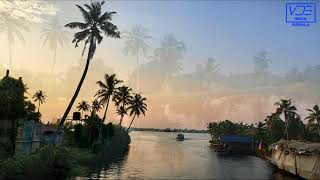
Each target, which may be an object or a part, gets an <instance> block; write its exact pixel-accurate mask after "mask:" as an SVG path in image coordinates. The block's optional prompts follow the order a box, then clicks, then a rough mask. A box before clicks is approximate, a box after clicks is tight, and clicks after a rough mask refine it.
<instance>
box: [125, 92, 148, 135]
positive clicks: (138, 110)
mask: <svg viewBox="0 0 320 180" xmlns="http://www.w3.org/2000/svg"><path fill="white" fill-rule="evenodd" d="M146 100H147V98H145V97H142V96H141V95H140V94H135V95H134V96H133V97H132V98H131V100H130V104H129V107H128V110H129V111H130V113H129V114H130V116H132V115H133V118H132V120H131V123H130V125H129V127H128V129H127V132H128V131H129V129H130V127H131V125H132V123H133V120H134V119H135V117H139V116H140V115H141V114H143V115H145V112H146V111H147V104H146V103H145V101H146Z"/></svg>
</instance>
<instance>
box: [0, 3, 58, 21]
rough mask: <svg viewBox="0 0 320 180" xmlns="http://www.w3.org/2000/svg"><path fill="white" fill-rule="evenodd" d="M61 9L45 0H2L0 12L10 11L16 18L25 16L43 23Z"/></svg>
mask: <svg viewBox="0 0 320 180" xmlns="http://www.w3.org/2000/svg"><path fill="white" fill-rule="evenodd" d="M58 10H59V9H58V8H57V7H55V6H54V5H52V4H50V3H48V2H45V1H36V0H29V1H18V0H3V1H0V13H8V14H10V15H11V16H12V17H14V18H17V19H19V18H23V19H25V20H27V21H30V22H35V23H43V22H44V21H46V18H47V16H48V15H49V16H55V15H56V13H57V11H58Z"/></svg>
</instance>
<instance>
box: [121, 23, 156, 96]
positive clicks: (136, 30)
mask: <svg viewBox="0 0 320 180" xmlns="http://www.w3.org/2000/svg"><path fill="white" fill-rule="evenodd" d="M123 34H124V37H125V39H126V40H125V47H124V50H123V52H124V54H125V55H132V56H136V58H137V91H138V92H139V91H140V59H139V58H140V55H143V56H145V55H146V52H147V49H148V48H149V45H148V44H147V42H146V41H147V40H148V39H151V38H152V37H151V36H150V35H149V30H148V29H147V28H145V27H143V26H142V25H134V26H133V27H132V30H131V32H128V31H126V32H124V33H123ZM140 53H141V54H140ZM142 64H144V63H142Z"/></svg>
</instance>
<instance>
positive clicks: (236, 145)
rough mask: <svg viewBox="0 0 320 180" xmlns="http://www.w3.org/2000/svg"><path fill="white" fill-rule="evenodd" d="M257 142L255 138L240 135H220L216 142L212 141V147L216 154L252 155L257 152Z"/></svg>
mask: <svg viewBox="0 0 320 180" xmlns="http://www.w3.org/2000/svg"><path fill="white" fill-rule="evenodd" d="M256 144H257V143H256V142H255V140H254V139H253V137H249V136H240V135H220V136H219V138H218V139H217V140H216V141H211V142H210V146H211V147H212V148H214V149H215V151H216V152H223V153H224V152H228V153H239V154H251V153H254V152H255V149H256Z"/></svg>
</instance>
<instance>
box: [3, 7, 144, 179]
mask: <svg viewBox="0 0 320 180" xmlns="http://www.w3.org/2000/svg"><path fill="white" fill-rule="evenodd" d="M103 5H104V1H102V2H91V3H90V4H85V5H84V7H82V6H79V5H77V7H78V8H79V10H80V12H81V13H82V15H83V18H84V22H83V23H82V22H72V23H69V24H67V25H66V27H69V28H72V29H73V28H79V29H80V30H81V31H80V32H77V33H75V35H74V40H73V41H72V42H73V43H75V44H76V47H77V46H78V43H80V42H82V41H85V45H84V49H83V51H82V55H84V53H85V50H86V46H87V45H88V44H89V50H88V57H87V61H86V66H85V70H84V72H83V74H82V76H81V80H80V82H79V84H78V86H77V89H76V91H75V93H74V95H73V97H72V99H71V101H70V103H69V105H68V107H67V109H66V111H65V113H64V115H63V116H62V118H61V119H60V120H58V121H57V122H55V123H51V125H52V126H55V127H57V129H58V130H57V133H56V134H55V135H54V136H53V138H52V139H51V141H50V143H49V144H48V145H46V146H44V147H42V148H41V149H39V150H38V152H37V153H35V154H32V155H14V151H15V137H16V135H17V127H18V126H19V124H20V123H21V122H23V121H29V120H35V121H38V122H40V119H41V113H40V105H41V104H42V103H44V102H45V99H46V97H47V95H46V94H45V92H44V91H37V92H36V94H35V95H34V96H33V98H34V100H35V102H38V108H37V110H36V105H34V104H33V103H32V102H31V101H28V100H27V98H26V97H25V95H27V94H28V93H27V89H28V88H27V86H26V85H25V84H23V82H22V78H20V79H19V80H15V79H14V78H11V77H9V76H8V74H9V73H7V76H6V77H5V78H4V79H3V80H1V81H0V96H1V97H2V101H1V106H2V107H3V108H1V111H0V120H2V119H5V120H8V119H9V120H10V121H11V122H12V129H11V130H10V140H11V144H9V145H8V147H9V148H8V149H7V151H8V152H9V153H8V154H10V155H9V157H8V158H3V157H2V160H1V162H0V179H1V178H14V179H43V178H46V179H65V178H67V177H75V176H85V175H88V174H90V173H92V172H93V171H94V170H95V169H97V168H99V167H101V166H103V165H104V164H105V163H108V162H109V161H111V160H112V159H113V158H115V157H117V156H119V155H121V154H123V153H124V151H126V150H127V149H128V145H129V144H130V141H131V140H130V136H129V134H128V132H129V129H130V127H131V125H132V122H133V121H134V120H135V119H136V118H138V117H139V116H140V115H145V112H146V111H147V104H146V103H145V102H146V100H147V99H146V98H144V97H142V96H141V94H135V93H132V89H131V88H129V87H127V86H120V87H119V85H120V84H121V83H122V81H121V80H118V79H117V77H116V75H115V74H111V75H109V74H106V75H105V77H104V81H98V82H97V84H98V85H99V88H100V90H99V91H98V92H97V93H96V94H95V100H94V101H93V102H92V105H89V104H88V101H86V100H83V101H81V102H80V103H79V104H78V106H77V108H78V110H79V111H81V112H82V120H83V121H82V122H84V123H78V124H73V123H72V122H66V117H67V115H68V114H69V112H70V110H71V109H72V106H73V104H74V102H75V101H76V98H77V96H78V94H79V92H80V90H81V86H82V84H83V82H84V80H85V77H86V74H87V71H88V68H89V64H90V62H91V60H92V59H93V56H94V53H95V50H96V46H97V44H100V43H101V42H102V40H103V36H102V35H103V34H105V35H106V36H108V37H114V38H120V32H119V31H118V29H117V26H115V25H114V24H112V23H111V22H110V21H111V20H112V15H114V14H115V12H105V13H102V8H101V7H102V6H103ZM102 33H103V34H102ZM111 102H114V104H115V106H116V109H117V115H119V117H120V118H119V123H118V124H112V123H111V122H109V123H107V124H105V121H106V120H107V110H108V107H109V105H110V104H111ZM102 108H104V113H103V117H102V118H100V116H99V114H98V112H99V111H100V110H101V109H102ZM126 115H129V116H133V117H132V119H131V122H130V125H129V127H128V128H126V129H125V128H124V127H122V121H123V118H124V116H126ZM59 133H61V137H62V138H61V140H60V141H59V143H57V144H56V138H57V137H58V135H59Z"/></svg>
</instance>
